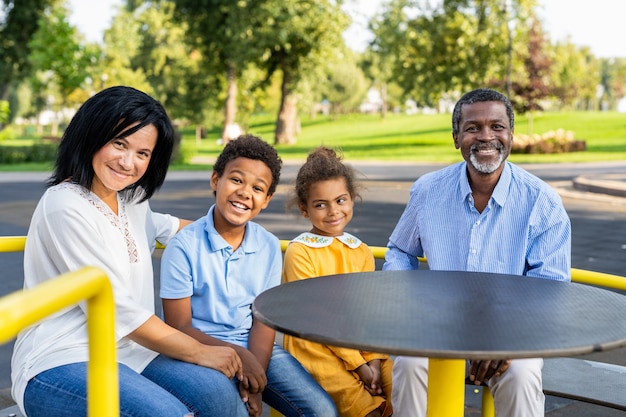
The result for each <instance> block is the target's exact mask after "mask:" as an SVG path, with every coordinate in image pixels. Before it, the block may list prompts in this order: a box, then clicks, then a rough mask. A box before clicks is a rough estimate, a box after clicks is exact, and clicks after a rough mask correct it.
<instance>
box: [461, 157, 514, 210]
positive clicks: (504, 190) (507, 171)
mask: <svg viewBox="0 0 626 417" xmlns="http://www.w3.org/2000/svg"><path fill="white" fill-rule="evenodd" d="M503 164H504V168H503V169H502V173H501V174H500V179H499V180H498V183H497V184H496V188H494V190H493V193H492V194H491V198H492V199H493V200H494V201H495V202H496V204H498V205H499V206H501V207H502V206H504V203H506V198H507V196H508V195H509V189H510V185H511V177H512V174H511V164H510V163H509V162H508V161H504V162H503ZM460 186H461V197H463V199H466V198H468V196H469V195H470V194H471V193H472V189H471V188H470V185H469V178H468V177H467V162H465V163H464V164H463V167H462V169H461V184H460Z"/></svg>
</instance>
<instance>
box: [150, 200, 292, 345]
mask: <svg viewBox="0 0 626 417" xmlns="http://www.w3.org/2000/svg"><path fill="white" fill-rule="evenodd" d="M214 209H215V206H212V207H211V208H210V209H209V212H208V214H207V215H206V216H204V217H202V218H201V219H199V220H197V221H195V222H194V223H192V224H190V225H189V226H187V227H185V228H183V229H182V230H181V231H180V232H178V233H177V234H176V235H175V236H174V237H173V238H172V239H171V240H170V242H169V243H168V244H167V247H166V248H165V251H164V252H163V257H162V259H161V290H160V295H161V298H166V299H179V298H186V297H191V310H192V324H193V326H194V327H195V328H197V329H199V330H201V331H202V332H204V333H206V334H209V335H211V336H213V337H216V338H219V339H221V340H224V341H227V342H230V343H235V344H237V345H240V346H243V347H246V348H247V345H248V334H249V333H250V327H251V326H252V310H251V308H252V302H253V301H254V299H255V298H256V296H257V295H259V294H260V293H262V292H263V291H265V290H267V289H269V288H272V287H274V286H276V285H279V284H280V275H281V270H282V253H281V250H280V242H279V240H278V238H277V237H276V236H274V235H273V234H271V233H270V232H268V231H267V230H265V229H264V228H263V227H261V226H260V225H258V224H256V223H254V222H248V224H246V230H245V235H244V239H243V242H242V244H241V246H240V247H239V248H238V249H237V250H236V251H233V248H232V246H231V245H230V244H228V243H227V242H226V241H225V240H224V239H223V238H222V236H221V235H220V234H219V233H217V231H216V230H215V226H214V223H213V211H214Z"/></svg>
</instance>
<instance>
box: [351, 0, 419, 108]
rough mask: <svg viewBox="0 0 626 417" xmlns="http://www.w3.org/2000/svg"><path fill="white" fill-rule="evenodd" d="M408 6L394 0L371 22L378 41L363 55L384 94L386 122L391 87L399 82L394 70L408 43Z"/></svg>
mask: <svg viewBox="0 0 626 417" xmlns="http://www.w3.org/2000/svg"><path fill="white" fill-rule="evenodd" d="M408 5H409V2H408V0H392V1H390V2H389V3H386V4H385V5H384V6H383V11H382V13H381V14H379V15H375V16H374V17H372V19H371V20H370V22H369V28H370V30H371V31H372V33H373V34H374V40H373V41H372V43H371V44H370V46H369V48H368V50H367V51H366V52H365V54H364V56H363V59H362V61H361V68H362V69H363V71H364V72H365V74H367V75H368V76H369V78H370V79H372V80H373V84H374V85H375V86H377V87H378V89H379V91H380V97H381V99H382V102H383V103H382V106H381V109H380V116H381V117H382V118H383V119H384V118H385V116H386V113H387V108H388V103H387V102H388V85H389V84H390V83H395V78H394V76H393V68H394V66H395V65H396V62H397V58H398V56H399V55H400V54H399V51H400V49H401V48H402V45H403V44H404V34H405V31H406V27H407V21H408V16H407V14H406V12H405V9H406V8H407V7H408Z"/></svg>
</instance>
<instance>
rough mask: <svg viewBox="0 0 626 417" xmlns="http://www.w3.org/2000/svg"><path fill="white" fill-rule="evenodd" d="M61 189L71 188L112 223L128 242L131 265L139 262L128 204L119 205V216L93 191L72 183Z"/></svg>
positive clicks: (65, 184) (61, 186) (62, 184)
mask: <svg viewBox="0 0 626 417" xmlns="http://www.w3.org/2000/svg"><path fill="white" fill-rule="evenodd" d="M59 186H60V187H59V188H69V189H70V190H72V191H74V192H75V193H77V194H78V195H79V196H81V197H82V198H84V199H85V200H87V202H89V204H91V205H92V206H93V207H95V208H96V209H97V210H98V211H99V212H100V213H102V214H103V215H104V217H106V219H107V220H109V222H110V223H111V225H112V226H113V227H115V228H117V229H118V230H119V231H120V233H121V234H122V236H124V240H125V242H126V249H127V251H128V259H129V261H130V263H137V262H139V253H138V251H137V244H136V243H135V239H134V238H133V236H132V235H131V234H130V230H129V229H128V217H127V216H126V204H124V203H121V204H120V205H119V216H118V215H116V214H115V213H113V211H112V210H111V208H110V207H109V206H107V205H106V204H105V203H104V202H103V201H102V200H101V199H100V197H98V196H97V195H95V194H94V193H92V192H91V191H88V190H86V189H85V188H84V187H82V186H80V185H78V184H76V183H71V182H64V183H61V184H59Z"/></svg>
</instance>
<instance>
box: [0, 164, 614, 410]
mask: <svg viewBox="0 0 626 417" xmlns="http://www.w3.org/2000/svg"><path fill="white" fill-rule="evenodd" d="M298 166H299V163H297V162H287V163H285V166H284V168H283V172H282V176H281V185H280V186H279V188H278V191H277V193H276V195H275V196H274V198H273V199H272V201H271V203H270V205H269V206H268V208H267V209H266V210H264V211H263V212H262V213H261V214H260V215H259V216H258V217H257V222H258V223H260V224H261V225H263V226H264V227H265V228H266V229H268V230H269V231H271V232H272V233H274V234H275V235H276V236H278V238H280V239H291V238H293V237H294V236H296V235H297V234H299V233H301V232H302V231H305V230H308V229H309V228H310V224H309V223H308V222H307V221H305V220H304V219H302V218H301V216H299V215H298V214H297V213H296V212H294V211H287V210H286V207H285V204H286V201H287V199H288V197H289V191H290V190H291V186H292V185H293V182H294V180H295V175H296V172H297V169H298ZM353 166H354V168H356V169H357V171H358V172H359V173H360V179H361V183H362V185H363V186H364V188H363V190H362V192H361V195H362V201H361V202H358V203H357V205H356V207H355V214H354V218H353V220H352V222H351V223H350V227H349V229H348V231H349V232H350V233H353V234H355V235H357V236H359V237H360V238H361V239H363V240H364V241H365V242H367V243H368V244H369V245H370V246H385V245H386V243H387V239H388V237H389V234H390V233H391V231H392V230H393V227H394V226H395V224H396V222H397V220H398V218H399V217H400V215H401V214H402V211H403V210H404V207H405V205H406V202H407V200H408V196H409V188H410V186H411V184H412V183H413V181H415V179H416V178H418V177H419V176H421V175H423V174H424V173H426V172H430V171H433V170H436V169H438V168H441V167H443V166H445V165H440V164H422V163H419V164H417V163H378V162H367V163H355V164H353ZM521 166H522V167H524V168H526V169H527V170H529V171H530V172H532V173H534V174H535V175H537V176H539V177H540V178H542V179H543V180H544V181H546V182H548V183H550V184H551V185H553V186H554V187H555V188H556V189H557V190H558V191H559V193H560V194H561V197H562V199H563V202H564V205H565V208H566V210H567V212H568V214H569V216H570V218H571V221H572V266H573V267H574V268H581V269H588V270H593V271H598V272H606V273H611V274H617V275H626V198H619V197H607V196H602V195H597V194H593V193H582V192H576V191H574V190H572V187H571V182H572V180H573V179H574V178H575V177H577V176H580V175H585V176H593V175H604V174H612V173H626V162H621V161H619V162H606V163H583V164H578V163H577V164H537V165H521ZM209 176H210V173H209V172H175V171H172V172H170V173H169V174H168V178H167V180H166V181H165V184H164V185H163V187H162V188H161V190H160V191H159V192H158V193H157V194H156V195H155V196H154V197H153V198H152V200H151V205H152V208H153V210H155V211H160V212H166V213H171V214H174V215H176V216H180V217H184V218H188V219H196V218H199V217H201V216H203V215H205V214H206V212H207V210H208V208H209V207H210V206H211V204H213V202H214V197H213V193H212V191H211V189H210V187H209ZM46 178H47V174H45V173H0V213H1V216H0V235H2V236H7V235H18V236H20V235H26V233H27V230H28V224H29V221H30V216H31V215H32V213H33V211H34V209H35V206H36V204H37V201H38V199H39V197H40V196H41V194H42V193H43V191H44V181H45V179H46ZM159 261H160V254H159V253H158V251H157V253H156V254H155V256H154V265H155V273H156V276H155V285H157V287H158V271H159ZM378 266H379V267H380V263H379V265H378ZM0 271H1V272H0V274H1V276H2V279H0V295H4V294H8V293H9V292H12V291H16V290H18V289H20V288H21V287H22V278H23V265H22V254H21V253H0ZM156 293H157V294H158V291H157V292H156ZM155 302H156V305H157V311H160V305H159V302H158V300H155ZM12 345H13V344H12V343H7V344H5V345H3V346H0V389H2V388H3V387H9V386H10V368H9V365H10V356H11V350H12ZM625 353H626V350H624V349H618V350H615V351H612V352H604V353H600V354H594V355H589V356H588V357H590V358H593V359H596V360H604V361H607V362H611V363H618V364H621V365H626V354H625ZM563 404H564V403H563V402H562V401H557V402H554V403H553V405H552V406H551V408H552V409H553V410H557V411H555V413H557V412H558V409H561V408H563V407H565V406H566V405H567V404H565V405H563ZM551 415H552V414H551ZM553 415H555V416H556V415H558V414H553ZM563 415H565V414H563ZM607 415H608V414H607ZM611 415H612V414H611ZM615 415H626V413H624V414H615Z"/></svg>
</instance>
